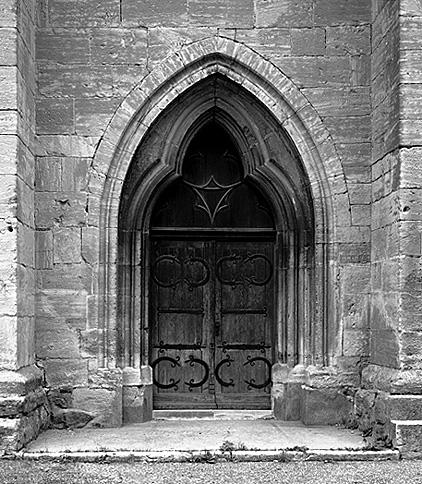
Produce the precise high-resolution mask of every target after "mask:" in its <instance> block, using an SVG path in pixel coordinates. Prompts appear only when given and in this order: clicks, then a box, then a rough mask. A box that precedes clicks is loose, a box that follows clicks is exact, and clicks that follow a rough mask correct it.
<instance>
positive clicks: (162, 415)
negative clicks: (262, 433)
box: [152, 409, 273, 420]
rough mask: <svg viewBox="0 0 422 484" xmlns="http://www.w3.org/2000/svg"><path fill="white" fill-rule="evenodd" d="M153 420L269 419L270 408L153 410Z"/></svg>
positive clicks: (271, 415)
mask: <svg viewBox="0 0 422 484" xmlns="http://www.w3.org/2000/svg"><path fill="white" fill-rule="evenodd" d="M152 417H153V419H154V420H187V419H195V420H196V419H205V420H258V419H271V418H273V414H272V411H271V410H218V409H205V410H154V411H153V413H152Z"/></svg>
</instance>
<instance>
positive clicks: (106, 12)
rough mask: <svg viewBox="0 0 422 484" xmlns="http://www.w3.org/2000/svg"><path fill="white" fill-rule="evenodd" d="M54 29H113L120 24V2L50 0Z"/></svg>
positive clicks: (107, 0) (115, 0)
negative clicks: (112, 27)
mask: <svg viewBox="0 0 422 484" xmlns="http://www.w3.org/2000/svg"><path fill="white" fill-rule="evenodd" d="M48 19H49V23H50V25H51V26H53V27H78V28H81V27H111V26H116V25H118V24H119V22H120V0H49V2H48Z"/></svg>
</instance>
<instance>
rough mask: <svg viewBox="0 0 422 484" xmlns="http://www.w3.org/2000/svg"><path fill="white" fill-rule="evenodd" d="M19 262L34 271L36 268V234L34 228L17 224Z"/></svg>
mask: <svg viewBox="0 0 422 484" xmlns="http://www.w3.org/2000/svg"><path fill="white" fill-rule="evenodd" d="M16 229H17V233H18V236H17V260H18V262H19V263H20V264H23V265H24V266H26V267H28V268H31V269H33V268H34V266H35V251H34V246H35V245H34V244H35V233H34V230H33V229H32V228H29V227H28V226H26V225H24V224H22V223H19V222H18V223H17V226H16Z"/></svg>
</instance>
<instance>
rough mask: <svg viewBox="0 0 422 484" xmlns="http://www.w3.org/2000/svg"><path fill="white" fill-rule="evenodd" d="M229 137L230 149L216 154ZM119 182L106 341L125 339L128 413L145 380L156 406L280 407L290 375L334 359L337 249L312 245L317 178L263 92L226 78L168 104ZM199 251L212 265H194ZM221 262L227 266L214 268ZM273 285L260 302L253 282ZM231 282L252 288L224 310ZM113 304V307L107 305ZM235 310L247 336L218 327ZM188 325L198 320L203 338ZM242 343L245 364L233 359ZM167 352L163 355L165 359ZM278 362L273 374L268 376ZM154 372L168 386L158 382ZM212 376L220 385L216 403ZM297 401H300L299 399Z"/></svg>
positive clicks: (120, 356) (121, 347)
mask: <svg viewBox="0 0 422 484" xmlns="http://www.w3.org/2000/svg"><path fill="white" fill-rule="evenodd" d="M207 146H208V148H207V150H205V148H206V147H207ZM219 146H223V147H225V149H224V150H223V151H220V152H218V150H216V147H219ZM200 153H202V155H200ZM204 153H205V154H206V155H207V156H205V157H204V156H203V155H204ZM204 159H205V161H204ZM201 160H202V161H201ZM207 160H208V161H207ZM218 160H220V161H218ZM118 183H121V184H122V191H121V198H120V200H119V218H118V234H119V239H118V251H117V257H118V259H117V267H118V273H117V278H116V287H117V288H118V293H117V298H116V303H117V304H116V315H117V317H116V319H115V321H116V325H115V326H114V327H113V328H110V331H108V332H107V334H106V337H107V338H109V339H108V340H109V341H113V339H112V337H113V335H114V334H116V352H115V354H116V355H117V364H118V365H119V366H120V367H122V368H123V375H124V378H123V381H124V388H127V390H125V391H127V395H128V397H127V398H126V397H125V396H124V401H125V402H127V404H126V403H125V405H126V406H127V408H128V409H130V408H132V406H133V404H134V403H133V402H138V401H140V399H139V398H138V397H137V399H136V400H133V397H132V395H133V391H134V390H133V389H134V387H136V388H139V390H136V391H139V392H141V393H142V392H146V393H145V394H144V395H143V396H142V398H143V400H142V401H144V402H147V403H143V404H142V407H143V408H151V407H152V397H151V396H152V392H153V389H155V390H154V391H155V404H154V406H155V408H158V407H161V408H162V407H167V408H168V407H171V408H175V407H179V408H180V407H184V408H186V407H188V406H193V405H197V406H203V407H210V406H214V407H215V406H217V405H219V406H221V407H224V406H228V407H229V406H242V407H243V408H247V407H248V406H249V408H252V407H255V408H257V407H260V408H265V407H267V408H268V407H269V406H270V402H271V400H272V405H273V407H274V408H275V403H274V402H285V401H287V400H288V399H289V398H290V397H289V396H288V395H287V393H286V392H285V386H284V385H285V384H286V383H287V379H288V375H289V372H290V370H293V369H294V368H295V366H296V365H298V364H299V365H306V364H312V363H317V362H318V361H322V360H321V358H322V356H323V354H324V353H323V350H324V348H325V346H324V345H325V343H324V341H325V334H326V333H325V332H324V331H325V326H324V324H323V322H324V321H325V319H324V317H325V311H324V310H323V309H324V308H325V306H324V305H323V304H322V303H321V304H319V303H318V302H319V301H321V297H323V296H324V295H325V294H326V292H325V287H326V285H325V282H326V279H325V275H324V274H325V273H324V271H323V270H322V269H324V270H325V263H326V260H325V259H324V261H323V262H324V263H322V264H321V265H318V263H317V260H319V258H320V257H322V255H324V254H325V249H326V247H327V245H326V244H325V243H324V244H319V245H318V244H316V243H315V240H316V239H315V225H314V207H313V199H312V193H311V184H310V180H309V178H308V176H307V174H306V172H305V170H304V167H303V164H302V161H301V158H300V156H299V154H298V151H297V149H296V147H295V145H294V144H293V142H292V140H291V138H290V137H289V135H288V134H287V133H286V131H285V129H284V128H283V127H282V126H281V125H280V123H279V122H278V121H277V119H275V117H274V116H273V115H272V114H271V112H270V111H269V110H268V109H267V107H266V106H265V105H264V104H263V103H262V102H261V101H260V100H258V99H257V98H256V97H255V96H253V95H252V94H251V93H249V92H248V91H247V90H245V89H244V88H243V87H242V86H239V85H237V84H236V83H234V82H232V81H230V80H228V79H226V78H225V77H224V76H221V75H219V74H215V75H213V76H209V77H207V78H206V79H204V80H203V81H202V82H198V83H197V84H195V85H193V86H192V87H191V88H190V89H189V90H188V91H186V93H184V94H182V95H180V96H179V97H178V98H177V102H173V103H171V104H170V105H169V106H168V108H167V109H165V110H163V111H162V112H161V114H160V116H158V118H157V120H156V121H155V122H154V124H153V125H151V126H150V128H149V129H148V131H147V133H146V134H145V136H144V137H143V139H142V142H141V143H140V144H139V145H138V147H137V149H136V152H135V153H134V155H133V158H132V162H131V164H130V167H129V170H128V172H127V174H126V175H125V177H124V181H123V180H119V181H118ZM225 191H228V192H227V193H225ZM204 197H205V198H206V200H205V199H204ZM254 200H255V201H257V202H258V203H254ZM228 201H229V202H230V203H229V204H228V203H227V202H228ZM220 202H221V203H220ZM225 205H229V208H224V207H225ZM230 206H232V207H234V209H233V210H230ZM177 207H179V210H177ZM180 207H181V208H180ZM200 207H202V208H200ZM318 240H320V241H321V240H323V239H321V238H320V239H318ZM223 242H224V244H223ZM172 244H173V245H172ZM236 244H237V245H236ZM248 244H249V245H248ZM264 246H265V248H263V249H262V250H263V252H259V250H260V249H261V248H262V247H264ZM226 249H227V251H226V252H225V250H226ZM258 249H259V250H258ZM318 251H319V252H318ZM254 254H258V255H260V257H255V258H253V259H252V260H248V261H244V262H246V264H245V263H243V265H244V266H246V268H245V269H244V272H245V274H244V275H243V276H242V277H244V278H245V279H246V281H247V283H244V284H242V285H241V284H240V283H239V284H236V281H237V279H236V277H237V276H236V270H235V266H236V264H237V265H239V263H240V262H236V261H240V260H241V259H247V258H248V257H250V256H252V255H254ZM162 256H163V257H162ZM261 256H264V257H261ZM110 257H113V254H112V253H111V254H110ZM226 257H228V259H225V258H226ZM316 257H317V258H316ZM192 258H200V259H201V261H197V260H190V261H189V260H188V262H187V263H185V260H186V259H192ZM219 259H224V261H223V262H224V264H217V262H218V260H219ZM270 265H272V267H271V269H270V272H271V276H270V278H269V280H268V282H267V281H266V279H267V277H265V278H261V279H259V278H258V276H259V277H261V275H260V271H261V273H264V272H265V271H267V269H268V268H270ZM110 268H112V266H111V265H110V266H107V267H105V270H106V271H108V270H109V269H110ZM254 268H256V270H257V271H258V274H253V270H254ZM318 268H320V269H321V270H319V272H318ZM224 271H225V272H224ZM248 271H249V272H248ZM250 271H252V273H251V272H250ZM108 274H110V275H111V274H112V272H110V273H109V272H106V275H108ZM186 274H187V275H186ZM264 275H265V274H264ZM239 277H240V276H239ZM185 279H187V281H185ZM221 279H222V280H223V281H226V282H228V284H224V283H222V282H221ZM262 280H264V281H265V284H264V286H266V287H265V291H267V293H266V294H265V295H261V296H262V299H261V300H259V297H261V296H259V295H258V296H256V303H257V304H256V306H255V305H252V304H250V302H251V300H252V299H253V298H254V297H255V296H254V293H253V290H256V291H259V290H261V289H260V288H261V286H259V284H253V283H251V281H252V282H253V281H255V282H258V283H259V282H260V281H261V282H262ZM316 280H318V281H321V283H319V282H318V284H317V283H316ZM157 281H158V284H157ZM233 281H234V282H233ZM229 283H230V284H229ZM197 284H199V286H198V288H195V285H197ZM166 286H168V287H166ZM219 286H220V290H219V289H218V287H219ZM233 286H234V289H233ZM240 286H243V289H242V290H241V289H240ZM221 287H223V289H224V290H226V295H225V296H226V299H225V300H227V298H228V297H231V296H233V294H236V291H237V292H238V293H239V294H240V293H241V292H242V291H243V292H242V294H243V296H239V298H238V300H235V301H233V306H229V305H227V306H221V304H222V302H221V301H222V300H223V298H222V297H221V291H222V290H221ZM262 290H263V289H262ZM160 291H161V292H160ZM178 291H179V293H180V294H179V296H177V294H178ZM205 293H206V294H208V295H204V294H205ZM195 295H196V296H195ZM195 297H196V299H195ZM233 297H234V296H233ZM241 297H243V300H242V299H241ZM324 297H325V296H324ZM263 299H265V302H266V303H267V304H263V303H262V302H263ZM108 300H109V301H112V300H113V299H112V298H110V297H108ZM204 301H205V303H204ZM268 302H269V304H268ZM234 303H236V305H235V304H234ZM237 303H239V305H237ZM170 304H171V305H170ZM189 305H190V306H189ZM106 309H107V311H113V310H114V308H113V306H111V305H110V304H109V305H107V306H106ZM186 309H188V311H186ZM231 309H240V310H241V311H240V313H242V312H243V314H242V316H239V314H240V313H239V314H237V315H236V313H232V314H231V315H230V314H229V311H230V310H231ZM189 310H190V311H189ZM207 311H208V313H207V314H206V312H207ZM253 311H255V314H253ZM248 313H249V314H248ZM222 315H224V317H225V320H224V321H221V319H222ZM230 317H231V318H232V321H233V327H234V328H235V327H236V325H238V323H237V322H235V320H236V318H237V319H240V318H241V317H242V318H243V321H246V323H244V325H243V326H242V327H244V328H248V325H250V328H251V329H250V331H249V330H247V331H249V336H248V337H247V338H246V337H245V338H244V339H243V340H241V339H236V338H233V339H231V340H230V339H227V340H226V339H222V336H219V334H218V326H220V331H221V327H222V326H221V324H222V323H223V324H224V323H226V322H227V321H229V319H230ZM254 318H255V320H258V321H260V320H262V321H263V322H264V325H263V327H264V328H265V329H264V333H265V334H266V335H268V338H267V337H265V338H264V339H261V338H259V339H258V340H255V335H254V333H253V332H254V331H255V329H256V328H259V326H260V325H259V324H257V325H256V328H255V326H254V324H253V322H252V321H254ZM180 320H183V321H184V323H183V324H184V325H185V326H183V324H181V323H180ZM157 321H158V324H157ZM189 321H191V323H189ZM193 321H195V324H194V323H193ZM161 322H163V328H161V326H160V325H161ZM173 324H174V325H175V326H174V327H173V326H172V325H173ZM271 324H272V326H271ZM189 325H190V326H189ZM238 326H239V325H238ZM191 327H196V328H200V329H199V330H198V333H196V336H192V332H191ZM179 328H182V329H181V330H180V331H179ZM213 328H214V329H213ZM216 329H217V331H216ZM113 331H115V333H113ZM160 331H161V333H160ZM216 332H217V334H215V333H216ZM233 333H234V335H235V337H238V334H237V333H236V331H235V330H233ZM110 335H111V337H110ZM162 335H164V336H165V337H164V336H163V337H162ZM183 335H185V336H183ZM220 335H221V332H220ZM181 336H182V337H181ZM188 337H189V338H190V340H189V338H188ZM219 338H220V339H219ZM211 340H212V341H211ZM204 342H205V343H204ZM182 345H188V346H187V347H186V346H185V347H184V348H183V347H182ZM227 345H231V346H232V347H231V348H230V350H228V348H227ZM235 345H249V346H253V347H252V348H245V346H242V347H240V348H235V347H234V346H235ZM109 346H110V344H109V345H108V348H109ZM218 346H220V348H218ZM248 350H249V351H250V352H249V353H247V354H245V353H241V352H242V351H246V352H247V351H248ZM218 351H220V353H218ZM236 351H237V352H238V353H236V358H237V363H236V364H237V366H236V368H238V369H237V370H235V363H234V362H232V361H231V360H232V359H234V356H235V352H236ZM254 355H256V356H254ZM248 356H249V357H250V358H249V359H248ZM241 357H242V359H241ZM258 357H260V359H259V360H252V359H253V358H258ZM159 358H164V359H161V360H159V361H158V362H157V360H158V359H159ZM169 358H171V359H169ZM243 358H244V359H243ZM193 359H195V360H200V361H193ZM220 363H221V365H220ZM205 365H206V366H205ZM218 365H220V366H218ZM270 365H272V368H271V375H272V377H274V375H276V378H272V381H271V382H268V377H269V374H270V372H269V366H270ZM280 369H281V370H282V371H281V373H280ZM235 371H237V372H238V373H237V374H234V372H235ZM216 372H217V376H218V377H219V378H220V380H221V381H222V382H223V385H221V383H220V384H219V385H220V387H223V388H222V391H220V396H221V398H220V401H218V399H216V397H215V396H214V395H215V392H216V389H215V387H216V385H218V380H217V378H216V377H215V374H216ZM248 372H249V373H248ZM152 375H154V378H155V380H156V382H158V383H160V384H161V385H164V386H165V387H164V388H159V386H158V385H156V384H155V385H154V384H153V378H152ZM295 375H296V373H295ZM205 377H206V378H205ZM235 378H237V380H236V379H235ZM295 378H296V376H295ZM232 379H233V382H232V381H231V380H232ZM204 380H206V382H204ZM253 380H254V381H253ZM236 381H237V382H238V383H237V384H236ZM210 383H211V386H212V385H214V393H211V395H212V396H210V397H209V398H208V400H206V399H205V397H204V395H205V394H206V393H207V392H208V394H210V391H209V388H207V389H206V385H210ZM224 383H226V384H227V385H228V386H225V385H224ZM251 383H252V385H251ZM253 384H255V385H258V386H261V385H263V386H262V388H255V387H254V386H253ZM235 385H237V389H238V390H240V391H238V392H237V393H236V389H235ZM248 386H249V387H250V388H247V387H248ZM242 388H243V390H242ZM220 390H221V388H220ZM230 394H231V395H230ZM145 395H146V396H145ZM178 395H181V398H180V401H178ZM251 396H253V397H254V398H253V399H251V400H254V401H252V402H251V400H249V398H250V397H251ZM166 399H167V403H166ZM197 399H199V403H195V404H194V403H193V401H196V400H197ZM224 399H225V401H224ZM230 400H231V401H230ZM277 405H279V404H278V403H277ZM293 405H294V408H295V409H298V408H299V406H298V405H297V402H296V401H295V403H294V404H293ZM125 412H126V414H127V415H129V414H130V412H132V410H130V411H129V410H125ZM125 418H126V421H129V420H130V421H135V420H134V417H132V416H128V417H125ZM292 418H293V419H297V418H299V417H298V416H297V415H296V414H295V415H294V416H293V417H292Z"/></svg>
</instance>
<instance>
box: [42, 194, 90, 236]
mask: <svg viewBox="0 0 422 484" xmlns="http://www.w3.org/2000/svg"><path fill="white" fill-rule="evenodd" d="M85 206H86V195H85V194H84V193H74V192H41V193H37V194H36V195H35V223H36V225H37V228H39V229H43V228H45V229H48V228H51V227H53V226H55V225H59V226H63V227H78V226H81V225H83V224H85V218H86V211H85Z"/></svg>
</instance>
